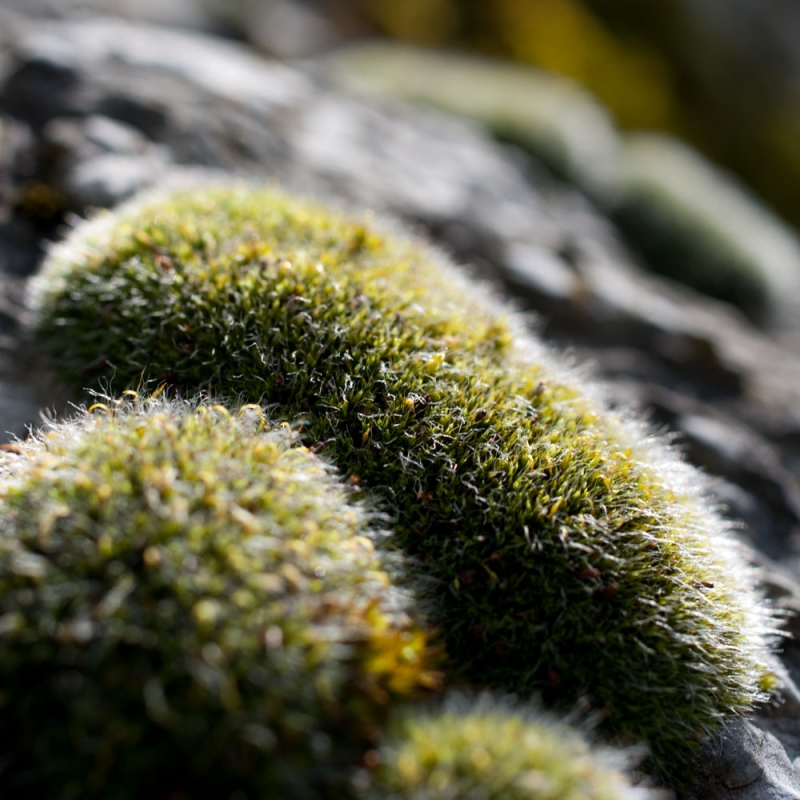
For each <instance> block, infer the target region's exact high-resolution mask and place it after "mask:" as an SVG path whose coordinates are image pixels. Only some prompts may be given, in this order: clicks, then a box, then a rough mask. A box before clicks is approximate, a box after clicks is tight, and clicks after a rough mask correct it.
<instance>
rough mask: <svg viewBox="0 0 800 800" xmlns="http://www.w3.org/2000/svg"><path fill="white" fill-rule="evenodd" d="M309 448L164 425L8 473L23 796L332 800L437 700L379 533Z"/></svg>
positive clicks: (100, 431) (217, 414) (8, 745)
mask: <svg viewBox="0 0 800 800" xmlns="http://www.w3.org/2000/svg"><path fill="white" fill-rule="evenodd" d="M292 438H293V437H292V436H291V435H289V434H288V433H287V432H286V431H280V430H278V431H272V432H270V431H265V430H264V429H263V425H262V423H261V422H260V420H259V417H258V415H253V414H245V415H244V416H243V417H240V418H238V419H231V418H230V417H229V416H228V415H227V413H226V412H224V411H210V412H209V411H206V412H203V411H201V410H198V411H197V412H194V413H185V409H184V410H180V409H178V408H175V407H169V406H166V405H164V404H160V405H158V406H157V407H156V408H154V409H151V410H150V411H148V412H145V411H144V410H141V411H138V412H126V413H121V414H117V415H116V416H115V418H113V419H105V418H97V417H89V418H86V419H83V420H81V421H80V422H76V423H70V424H67V425H65V426H63V427H61V428H59V429H56V430H55V431H54V432H52V433H50V434H47V435H45V436H43V438H41V439H40V440H38V441H36V442H34V443H25V444H23V445H20V448H21V451H22V454H21V455H17V456H7V457H6V458H5V461H4V463H3V464H2V467H3V469H2V477H1V478H0V687H2V694H1V695H0V752H2V753H3V755H4V757H8V756H9V755H10V756H11V757H12V758H13V759H16V763H15V765H14V766H13V767H12V768H11V770H10V771H11V775H9V774H6V775H4V778H3V787H4V793H3V796H4V797H9V796H23V795H24V796H30V792H31V786H30V785H29V784H27V783H26V782H25V780H24V779H25V778H26V777H29V776H30V775H31V774H32V775H34V776H35V777H36V779H37V781H38V783H37V784H36V786H34V787H33V788H34V789H36V787H38V791H41V792H44V790H45V788H46V789H47V790H48V792H49V796H51V797H53V798H77V797H103V798H113V799H114V800H117V798H120V799H127V798H131V800H133V799H134V798H136V799H137V800H138V798H142V797H155V798H167V797H179V796H180V797H184V796H189V797H195V796H196V797H200V796H202V797H229V796H233V795H232V793H234V792H237V791H239V792H244V794H245V796H248V797H275V796H283V797H298V798H302V797H317V796H320V793H324V791H325V790H330V789H331V787H332V786H334V787H335V786H337V785H338V784H342V783H346V781H347V780H348V778H349V772H350V769H351V767H352V765H353V764H355V763H356V762H357V760H358V759H359V758H360V756H361V753H362V752H363V751H364V750H365V749H367V748H368V747H369V746H370V741H371V737H372V736H373V735H374V733H375V726H376V725H377V724H379V723H380V721H381V719H382V718H383V715H384V713H385V709H386V705H387V703H388V702H389V701H390V700H392V699H395V700H396V699H399V698H403V697H407V696H409V694H412V693H414V692H415V691H419V690H420V689H421V688H422V687H423V686H424V685H427V684H429V683H430V680H431V678H432V677H433V676H432V674H431V673H430V672H429V671H428V669H429V665H428V663H427V658H428V657H427V655H426V652H427V651H426V642H425V637H424V635H423V634H422V633H421V632H420V631H419V630H418V629H415V628H414V627H413V625H412V624H411V622H410V620H409V618H408V617H407V616H406V614H405V613H404V612H403V611H402V608H403V606H402V603H398V602H396V601H397V598H395V602H394V604H393V603H392V602H391V600H392V592H391V591H389V590H387V584H388V579H387V576H386V574H385V573H384V572H383V571H381V569H380V567H379V564H378V563H377V562H376V558H375V556H374V554H373V549H372V545H371V543H370V540H369V539H368V538H365V534H367V533H369V530H370V529H369V527H368V524H369V523H370V518H369V516H368V515H367V514H366V513H365V511H364V509H362V508H360V507H359V506H358V505H353V504H351V503H349V502H348V499H349V498H348V494H347V492H345V491H344V489H343V488H342V487H341V486H340V485H339V484H338V483H337V481H336V480H335V479H334V478H333V476H332V474H331V471H330V469H329V468H328V467H327V466H325V465H323V464H321V463H320V461H319V460H318V459H317V458H316V457H314V456H313V455H311V454H310V453H308V452H307V451H305V450H304V449H302V448H298V447H296V446H293V445H292V441H291V440H292Z"/></svg>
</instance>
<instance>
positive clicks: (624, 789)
mask: <svg viewBox="0 0 800 800" xmlns="http://www.w3.org/2000/svg"><path fill="white" fill-rule="evenodd" d="M373 758H374V760H376V761H377V762H378V764H379V766H378V767H377V769H376V770H375V779H374V781H373V785H372V787H371V789H372V790H371V793H370V794H368V797H369V798H370V800H385V799H386V798H391V800H464V798H473V797H474V798H477V797H480V798H482V800H645V798H648V797H654V796H655V795H654V794H653V793H651V792H649V791H648V790H646V789H643V788H639V789H635V788H633V787H632V786H631V784H630V782H629V780H628V778H626V777H625V776H624V775H623V772H622V770H624V769H627V768H629V767H630V766H631V761H632V759H631V754H630V753H621V752H612V751H607V750H598V749H596V748H593V747H592V746H591V745H590V744H589V742H588V741H587V739H585V738H584V737H583V736H581V735H580V734H579V733H577V732H576V731H575V730H574V729H572V728H571V727H568V726H567V725H566V724H564V723H563V722H557V721H555V720H554V719H552V718H550V717H549V716H546V715H543V714H542V713H541V712H539V711H537V710H536V709H532V708H528V707H525V706H521V705H519V704H516V705H515V704H512V703H510V702H507V701H504V700H496V699H493V698H492V697H491V696H488V695H484V696H482V697H480V698H478V700H477V701H474V700H472V699H471V698H467V697H464V696H460V695H455V696H451V697H450V698H448V700H447V702H446V703H445V704H444V705H443V707H440V708H436V709H435V710H429V711H423V712H421V713H420V711H419V710H415V711H409V712H406V713H404V714H402V715H399V718H398V719H397V720H396V721H395V723H394V725H393V729H392V731H391V734H390V735H389V736H388V737H387V740H386V741H385V742H384V744H383V745H382V747H381V749H380V751H378V752H377V753H375V755H374V756H373Z"/></svg>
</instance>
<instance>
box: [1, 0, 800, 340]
mask: <svg viewBox="0 0 800 800" xmlns="http://www.w3.org/2000/svg"><path fill="white" fill-rule="evenodd" d="M3 7H5V8H7V9H10V10H11V11H14V10H16V11H18V12H22V13H24V14H25V15H28V16H29V15H40V16H45V17H47V16H50V17H70V18H74V17H75V16H76V15H80V14H87V15H90V14H97V13H98V12H101V13H109V14H114V15H117V16H122V17H129V18H134V19H144V20H147V21H150V22H157V23H160V24H167V25H172V26H178V27H183V28H190V29H195V30H201V31H205V32H210V33H214V34H217V35H223V36H226V37H228V38H234V39H239V40H243V41H247V42H249V43H250V44H252V45H254V46H255V47H256V48H258V49H260V50H261V51H263V52H265V53H267V54H269V55H272V56H277V57H278V58H282V59H287V60H294V61H297V60H301V61H306V62H307V63H309V64H310V63H312V61H313V62H314V63H316V65H317V71H318V74H320V75H321V76H322V77H324V78H325V79H327V80H329V81H332V82H333V83H334V84H336V85H337V88H340V89H341V88H344V89H347V90H352V91H356V92H369V93H372V94H375V93H379V94H384V95H387V94H390V95H395V96H400V97H402V98H404V99H406V100H410V101H413V102H422V103H424V104H427V105H434V106H438V107H440V108H442V109H444V110H445V111H449V112H451V113H456V114H460V115H462V116H466V117H472V118H473V119H476V120H477V121H478V122H480V123H481V124H483V125H484V126H487V127H488V128H489V129H490V130H491V131H492V132H493V133H494V134H495V135H496V136H497V137H498V138H500V139H503V140H506V141H510V142H512V143H514V144H516V145H518V146H521V147H522V148H524V149H525V150H527V151H528V153H529V154H530V155H533V156H534V157H535V160H536V161H537V162H538V163H541V164H544V165H545V166H546V167H547V168H548V169H549V170H550V171H551V172H552V173H554V174H555V175H556V176H557V177H558V178H561V179H566V180H567V181H568V182H570V183H572V184H573V185H574V186H575V187H577V188H578V189H579V190H580V191H582V192H583V193H584V194H586V195H587V196H588V197H589V198H590V199H591V200H592V201H593V202H594V203H595V205H597V206H598V207H599V208H600V209H601V210H602V211H603V212H604V213H605V214H606V215H607V216H608V217H609V218H610V219H611V220H612V221H613V222H614V223H615V224H616V226H617V228H618V229H619V230H620V232H621V233H622V234H623V236H624V238H625V239H626V241H627V243H628V245H629V246H630V247H631V249H632V250H633V251H634V252H636V253H637V254H638V256H639V257H640V258H641V261H642V264H643V265H644V266H646V267H647V268H649V269H651V270H652V271H654V272H657V273H660V274H662V275H665V276H667V277H669V278H672V279H674V280H677V281H679V282H682V283H685V284H688V285H690V286H692V287H693V288H695V289H697V290H699V291H701V292H704V293H705V294H708V295H711V296H713V297H715V298H718V299H721V300H724V301H728V302H730V303H733V304H734V305H736V306H738V307H739V309H740V310H741V311H743V312H744V313H745V314H746V315H748V316H749V317H750V318H751V320H753V321H755V322H762V323H763V322H764V321H765V320H769V321H770V323H777V324H776V326H775V325H773V327H777V328H778V329H780V328H784V329H789V328H794V324H793V322H792V320H794V319H795V318H796V317H797V313H796V312H797V311H798V307H800V302H794V300H793V301H792V302H788V303H787V302H786V297H787V296H788V295H791V296H792V297H793V298H794V299H795V300H796V298H797V297H800V277H799V276H800V241H798V238H797V235H796V228H797V227H798V226H800V0H649V2H644V3H643V2H637V0H492V2H485V0H169V2H160V1H159V0H0V8H3ZM365 43H369V44H368V45H366V44H365ZM320 59H322V61H321V62H320ZM320 63H322V64H323V66H322V68H320Z"/></svg>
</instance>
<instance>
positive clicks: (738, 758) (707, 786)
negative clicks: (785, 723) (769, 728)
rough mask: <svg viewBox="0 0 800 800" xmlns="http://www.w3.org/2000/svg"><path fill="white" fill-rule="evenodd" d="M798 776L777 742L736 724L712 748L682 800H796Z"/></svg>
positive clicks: (746, 725)
mask: <svg viewBox="0 0 800 800" xmlns="http://www.w3.org/2000/svg"><path fill="white" fill-rule="evenodd" d="M798 777H799V776H798V774H797V773H796V772H795V770H794V767H793V765H792V762H791V761H790V760H789V757H788V756H787V755H786V752H785V750H784V749H783V747H782V746H781V744H780V742H779V741H778V740H777V739H776V738H775V737H774V736H773V735H772V734H770V733H767V732H766V731H762V730H761V729H759V728H757V727H756V726H755V725H753V724H751V723H749V722H745V721H739V722H737V723H733V724H732V725H730V726H729V728H728V730H727V732H726V735H725V736H724V737H723V738H722V739H721V740H720V741H718V742H716V743H715V744H714V746H713V747H711V748H709V751H708V755H707V757H706V759H705V760H704V762H703V767H702V770H701V775H700V776H699V777H698V779H697V781H696V783H695V785H694V786H693V787H692V788H691V789H690V790H689V791H688V792H687V793H686V794H685V795H684V797H683V800H733V799H734V798H735V799H736V800H796V798H800V791H798V785H799V784H798Z"/></svg>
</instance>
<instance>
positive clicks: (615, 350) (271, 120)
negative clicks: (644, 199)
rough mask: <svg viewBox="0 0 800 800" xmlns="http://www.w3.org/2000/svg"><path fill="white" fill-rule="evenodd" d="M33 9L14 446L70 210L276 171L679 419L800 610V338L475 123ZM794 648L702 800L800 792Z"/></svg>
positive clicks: (19, 99) (6, 30) (22, 105)
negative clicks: (656, 251)
mask: <svg viewBox="0 0 800 800" xmlns="http://www.w3.org/2000/svg"><path fill="white" fill-rule="evenodd" d="M43 5H46V4H43ZM162 5H163V4H162ZM34 6H36V4H33V5H32V6H31V7H30V8H33V7H34ZM36 7H37V8H38V6H36ZM27 8H28V7H27V6H26V4H21V3H14V4H12V3H7V4H5V5H3V4H0V442H8V441H10V440H11V439H12V437H13V436H22V435H24V434H25V431H26V426H28V425H32V424H33V425H35V424H36V423H37V421H38V420H40V418H41V415H42V414H47V413H49V412H48V411H47V409H48V408H50V407H52V406H53V404H54V403H55V402H56V398H55V397H54V396H53V395H52V393H51V391H50V390H49V389H48V387H47V386H46V385H44V379H43V378H42V376H41V375H40V374H39V370H38V368H37V365H36V360H35V357H34V356H33V355H32V353H31V348H30V345H29V343H28V342H27V341H26V335H25V325H26V319H25V313H26V312H25V306H24V291H25V282H26V280H27V279H28V278H29V277H30V276H31V275H33V274H34V273H35V272H36V270H37V268H38V265H39V263H40V261H41V258H42V256H43V254H44V252H45V251H46V249H47V246H48V243H49V242H50V241H52V240H55V239H57V238H58V237H59V236H61V235H62V234H63V231H64V226H65V224H68V222H69V220H70V218H71V215H76V214H85V213H87V212H88V211H89V210H90V209H91V208H94V207H113V206H114V205H116V204H117V203H119V202H120V201H122V200H124V199H125V198H127V197H129V196H130V195H132V194H133V193H135V192H137V191H138V190H140V189H142V188H144V187H147V186H150V185H152V184H153V183H154V182H156V181H157V180H160V179H162V178H163V177H164V176H165V174H167V173H169V172H171V171H174V172H180V171H183V170H188V169H197V168H202V169H206V170H225V171H228V172H234V173H237V174H240V175H243V176H247V177H248V178H254V177H256V178H264V179H271V180H276V181H280V182H281V183H283V184H285V185H288V186H291V187H294V188H298V189H300V190H302V191H305V192H307V193H314V194H316V195H321V196H325V197H330V198H333V199H335V200H336V201H337V202H340V203H345V204H348V205H354V206H356V207H370V208H374V209H377V210H379V211H381V212H384V213H388V214H391V215H393V216H395V217H398V218H400V219H401V220H403V221H404V222H405V223H407V224H410V225H411V226H412V227H414V228H415V229H416V230H418V231H420V232H421V233H422V234H424V235H426V236H427V237H428V238H430V239H431V240H432V241H434V242H435V243H437V244H438V245H440V246H441V247H443V248H445V249H446V250H448V251H450V252H452V253H454V254H455V255H456V257H457V258H458V259H459V260H461V261H462V262H463V263H464V264H465V265H468V268H469V269H471V270H473V271H474V273H475V274H476V277H477V278H479V279H481V280H484V281H487V282H488V284H489V285H490V286H491V287H492V288H493V290H495V291H498V292H505V293H507V294H508V295H509V296H511V297H512V298H514V302H515V303H516V305H517V306H518V307H519V308H520V309H523V310H525V311H530V312H533V313H532V314H531V323H532V324H533V325H535V326H537V327H538V328H539V329H541V330H543V332H544V334H545V336H547V337H549V338H550V339H552V340H553V341H555V343H556V344H557V345H558V346H561V347H564V348H568V349H571V350H572V351H573V352H574V353H575V358H578V359H580V360H588V362H590V363H591V364H593V365H594V366H593V369H594V371H595V372H596V373H597V374H599V376H600V377H601V378H603V379H604V380H605V382H606V385H607V387H608V392H609V395H610V397H611V398H612V400H613V401H614V402H615V403H619V404H620V405H634V406H638V407H639V408H640V409H641V410H642V411H643V412H644V413H645V414H646V415H648V416H649V418H650V419H651V420H652V422H653V424H654V426H655V427H657V428H664V429H665V430H666V429H669V430H673V431H677V432H678V433H677V436H676V441H677V442H678V443H679V444H680V446H681V447H683V448H684V449H685V450H686V453H687V456H688V457H689V458H690V459H691V460H692V461H694V462H695V463H696V464H698V465H699V466H700V467H702V468H704V469H705V470H706V471H708V472H709V473H711V474H712V475H713V476H715V483H714V487H715V492H716V493H717V495H718V497H719V501H720V504H722V505H724V506H725V507H726V508H727V509H728V513H729V514H730V516H731V518H732V519H734V520H737V521H738V520H743V521H744V523H745V524H744V525H740V526H739V529H738V535H740V536H742V537H743V538H744V539H746V540H747V542H748V543H749V544H750V546H751V547H752V550H753V558H754V560H756V561H757V562H758V563H759V564H760V565H761V566H762V568H763V576H764V577H763V582H764V588H765V591H766V592H767V594H768V595H769V596H770V597H771V598H772V599H773V600H774V602H775V603H776V604H778V605H779V606H781V607H784V608H787V609H790V610H800V583H799V582H798V575H800V538H799V536H798V534H799V532H800V481H799V480H798V474H800V355H799V354H798V353H797V352H795V351H794V349H793V348H792V347H791V345H785V344H783V345H782V344H780V343H779V342H778V341H777V339H776V337H774V336H771V335H770V334H769V333H768V332H766V331H765V330H763V329H759V328H757V327H755V326H754V325H753V324H752V323H751V322H749V321H748V320H746V319H745V318H744V317H743V316H742V315H741V314H740V313H739V312H737V311H735V310H734V309H732V308H731V307H729V306H726V305H724V304H722V303H720V302H717V301H713V300H710V299H708V298H706V297H704V296H702V295H699V294H696V293H694V292H692V291H691V290H689V289H686V288H684V287H681V286H679V285H677V284H673V283H670V282H668V281H666V280H664V279H660V278H656V277H653V276H652V275H649V274H647V273H645V272H644V271H643V270H642V268H641V265H640V264H639V263H637V260H636V258H635V257H634V256H633V255H632V254H631V253H630V252H629V251H628V250H627V249H626V247H625V246H624V244H623V243H622V240H621V238H620V236H619V235H618V233H617V232H616V230H615V229H614V227H613V225H612V224H611V223H610V222H609V221H608V219H607V218H606V217H605V216H604V215H603V214H602V213H601V212H600V211H598V210H597V208H596V207H595V206H593V205H592V203H591V202H590V201H589V200H588V199H587V198H586V197H585V196H584V195H582V194H580V193H579V192H578V191H577V190H576V189H574V188H573V187H571V186H569V185H567V184H565V183H561V182H559V181H557V180H556V179H555V178H553V177H552V176H551V175H550V174H549V173H548V172H546V171H545V170H544V168H543V167H542V166H541V165H539V164H537V163H536V162H535V161H534V160H533V159H531V158H530V157H529V156H527V155H525V154H523V153H522V151H520V150H516V149H513V148H511V147H507V146H504V145H501V144H498V143H497V142H495V141H494V140H493V139H492V138H491V137H490V136H489V135H488V134H487V133H486V132H485V131H484V130H483V129H482V128H481V127H479V126H477V125H476V124H474V123H467V122H464V121H462V120H459V119H456V118H454V117H449V116H445V115H443V114H441V113H439V112H434V111H431V110H424V109H420V108H416V107H413V106H411V105H407V104H403V103H402V102H399V101H392V100H388V99H386V100H381V99H371V100H369V101H367V100H363V99H359V98H358V97H356V96H351V95H346V94H342V93H339V92H337V91H336V90H334V89H333V88H332V87H331V86H328V85H325V83H324V80H323V79H321V78H320V77H319V76H320V74H321V73H324V71H325V70H324V69H319V65H317V68H315V65H314V63H313V62H309V61H305V62H303V63H302V65H299V66H297V67H293V66H287V65H286V64H282V63H277V62H273V61H269V60H266V59H263V58H261V57H259V56H257V55H255V54H254V53H253V52H252V51H250V50H248V49H247V48H246V47H244V46H242V45H239V44H236V43H234V42H232V41H228V40H224V39H219V38H215V37H213V36H211V35H209V34H207V33H200V32H197V31H191V32H190V31H189V30H184V31H179V30H177V29H175V28H162V27H155V26H153V25H152V24H149V23H144V22H131V21H130V20H126V21H123V20H121V19H115V18H110V17H90V16H83V17H81V19H80V20H79V21H76V20H75V19H74V18H72V17H70V15H69V14H62V15H61V16H62V17H64V18H63V19H53V18H52V15H51V16H50V17H48V16H47V14H46V13H42V14H40V15H36V16H32V15H30V14H26V13H25V12H26V9H27ZM198 13H199V12H198ZM190 17H191V15H189V14H188V12H187V17H186V20H184V22H185V23H186V24H187V25H188V24H189V22H188V20H189V19H190ZM204 19H205V18H201V17H198V18H197V20H195V23H191V24H192V25H193V27H195V28H204V27H206V28H207V27H208V26H207V25H205V23H204V22H203V20H204ZM171 21H172V22H175V21H176V20H171ZM178 21H180V20H178ZM43 409H44V411H43ZM737 524H738V523H737ZM793 630H797V632H798V633H800V625H798V624H797V622H796V621H793V620H790V621H789V623H788V626H787V633H790V632H792V631H793ZM781 647H782V652H781V663H782V668H783V669H784V670H785V681H786V689H785V691H784V694H785V699H784V702H783V703H782V704H779V703H776V704H774V705H773V706H770V707H768V708H763V709H761V710H760V711H759V712H758V713H757V714H756V715H755V717H754V719H753V720H752V721H751V722H746V723H745V722H742V723H739V724H737V725H735V726H733V727H732V728H731V729H730V731H729V733H728V735H727V737H726V738H725V740H724V741H722V742H721V743H720V744H719V746H718V748H717V750H716V751H715V752H714V753H710V754H709V756H708V759H707V763H706V764H705V765H704V770H703V774H702V776H701V779H700V781H699V783H698V784H697V786H695V787H693V788H692V789H691V790H690V791H689V792H688V794H687V798H693V799H694V798H697V800H699V799H700V798H705V799H706V800H708V799H709V798H714V799H715V800H716V798H720V800H722V799H723V798H724V800H756V799H757V800H767V798H769V799H770V800H772V799H773V798H774V799H775V800H778V798H781V800H782V799H783V798H795V797H800V760H798V759H800V719H799V718H798V714H800V694H799V693H798V692H797V690H796V689H795V688H794V683H793V681H794V680H800V644H798V643H797V642H796V641H795V640H793V639H790V638H788V637H787V638H786V639H785V640H784V641H783V642H782V645H781ZM795 765H796V766H795ZM0 780H2V777H1V775H0Z"/></svg>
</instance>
